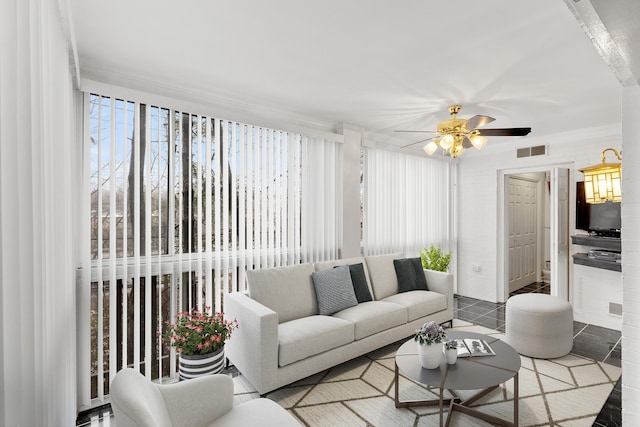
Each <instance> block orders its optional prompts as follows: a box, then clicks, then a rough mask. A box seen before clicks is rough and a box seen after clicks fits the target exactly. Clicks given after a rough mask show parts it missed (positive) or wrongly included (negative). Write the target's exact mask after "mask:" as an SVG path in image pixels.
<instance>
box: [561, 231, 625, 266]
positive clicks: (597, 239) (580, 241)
mask: <svg viewBox="0 0 640 427" xmlns="http://www.w3.org/2000/svg"><path fill="white" fill-rule="evenodd" d="M571 243H573V244H574V245H583V246H592V247H594V248H598V249H605V250H610V251H616V252H620V251H621V250H622V243H621V241H620V238H619V237H601V236H586V235H585V236H581V235H576V236H571ZM573 263H574V264H580V265H586V266H587V267H594V268H602V269H604V270H611V271H620V272H621V271H622V263H619V262H615V261H609V260H604V259H595V258H589V256H588V255H587V254H586V253H582V252H579V253H576V254H573Z"/></svg>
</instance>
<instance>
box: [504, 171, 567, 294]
mask: <svg viewBox="0 0 640 427" xmlns="http://www.w3.org/2000/svg"><path fill="white" fill-rule="evenodd" d="M569 176H570V175H569V169H568V168H567V167H559V166H548V167H544V166H542V167H538V168H532V169H529V170H505V171H499V173H498V182H499V185H498V206H500V208H499V209H498V228H497V231H498V242H499V244H498V254H497V255H498V259H497V263H498V275H497V282H498V283H497V294H496V297H497V301H499V302H504V301H506V300H507V298H508V297H509V293H510V292H512V291H513V290H514V289H516V290H517V289H518V288H519V287H522V286H526V285H528V284H530V283H534V282H541V281H542V280H543V272H545V273H547V274H545V275H544V279H545V280H548V281H549V282H550V284H551V294H552V295H557V296H560V297H562V298H563V299H566V300H569V243H568V242H569ZM516 184H517V185H516ZM517 187H519V188H520V190H519V191H520V194H519V195H517V196H516V197H513V198H512V197H511V196H510V195H511V194H515V193H516V192H517V191H518V190H517ZM522 193H527V194H524V195H523V194H522ZM534 193H535V194H534ZM518 203H519V204H520V207H516V205H517V204H518ZM510 227H511V228H510ZM513 227H515V229H514V228H513ZM518 230H519V231H518ZM547 261H548V262H547Z"/></svg>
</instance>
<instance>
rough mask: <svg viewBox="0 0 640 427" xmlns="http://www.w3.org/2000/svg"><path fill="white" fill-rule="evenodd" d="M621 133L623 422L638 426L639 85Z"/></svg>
mask: <svg viewBox="0 0 640 427" xmlns="http://www.w3.org/2000/svg"><path fill="white" fill-rule="evenodd" d="M622 132H623V133H622V134H623V141H622V148H623V154H622V165H623V166H622V200H623V201H622V270H623V271H622V283H623V303H622V304H623V306H622V311H623V315H622V343H623V344H622V424H623V425H624V426H636V425H638V420H639V419H640V288H639V287H638V284H639V283H640V168H638V164H640V144H638V141H640V86H633V87H630V88H626V89H625V90H624V93H623V101H622ZM627 165H629V167H627Z"/></svg>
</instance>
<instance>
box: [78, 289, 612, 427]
mask: <svg viewBox="0 0 640 427" xmlns="http://www.w3.org/2000/svg"><path fill="white" fill-rule="evenodd" d="M521 293H543V294H549V293H550V287H549V285H548V284H544V283H533V284H531V285H528V286H525V287H524V288H522V289H520V290H518V291H516V292H513V293H512V295H515V294H521ZM454 303H455V306H454V317H455V318H457V319H461V320H466V321H467V322H472V323H475V324H477V325H481V326H485V327H487V328H491V329H495V330H498V331H502V332H504V331H505V303H492V302H487V301H482V300H479V299H474V298H468V297H463V296H456V297H455V300H454ZM573 328H574V338H573V349H572V350H571V352H572V353H574V354H578V355H581V356H585V357H589V358H591V359H595V360H599V361H602V362H605V363H609V364H611V365H615V366H620V365H621V362H622V348H621V338H620V337H621V334H620V332H619V331H614V330H611V329H606V328H601V327H599V326H594V325H588V324H585V323H580V322H573ZM620 383H621V381H618V383H617V384H616V386H615V387H614V389H613V391H612V392H611V395H610V396H609V399H608V400H607V402H606V403H605V404H604V406H603V408H602V410H601V411H600V415H599V416H598V418H597V419H596V421H595V423H594V424H593V425H594V426H595V427H611V426H620V425H622V415H621V408H622V396H621V385H620ZM111 416H112V415H111V414H110V407H109V405H104V406H103V407H100V408H95V409H94V410H93V411H89V412H86V413H84V414H81V415H80V416H79V417H78V420H77V424H76V426H77V427H79V426H89V425H102V424H101V423H100V421H101V420H103V419H104V418H109V419H110V418H111ZM97 420H98V421H97Z"/></svg>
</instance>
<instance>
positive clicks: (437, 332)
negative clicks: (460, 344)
mask: <svg viewBox="0 0 640 427" xmlns="http://www.w3.org/2000/svg"><path fill="white" fill-rule="evenodd" d="M413 339H414V340H415V341H417V342H418V343H420V344H421V345H424V344H426V345H431V344H437V343H441V342H444V341H445V340H446V339H447V334H446V333H445V332H444V329H442V326H440V325H438V324H437V323H436V322H434V321H433V320H432V321H430V322H428V323H425V324H424V325H422V327H421V328H420V329H417V330H416V334H415V336H414V338H413Z"/></svg>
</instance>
